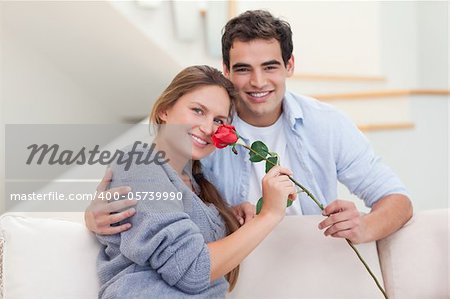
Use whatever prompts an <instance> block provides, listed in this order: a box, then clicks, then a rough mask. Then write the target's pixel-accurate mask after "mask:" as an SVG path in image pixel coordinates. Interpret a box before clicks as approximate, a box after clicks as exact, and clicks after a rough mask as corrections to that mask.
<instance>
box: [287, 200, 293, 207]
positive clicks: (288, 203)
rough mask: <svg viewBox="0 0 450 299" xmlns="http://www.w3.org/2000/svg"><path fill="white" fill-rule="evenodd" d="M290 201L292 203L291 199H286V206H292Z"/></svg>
mask: <svg viewBox="0 0 450 299" xmlns="http://www.w3.org/2000/svg"><path fill="white" fill-rule="evenodd" d="M292 203H293V201H292V200H290V199H288V200H287V205H286V208H289V207H290V206H292Z"/></svg>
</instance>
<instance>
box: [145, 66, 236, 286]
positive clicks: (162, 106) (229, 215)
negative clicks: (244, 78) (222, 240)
mask: <svg viewBox="0 0 450 299" xmlns="http://www.w3.org/2000/svg"><path fill="white" fill-rule="evenodd" d="M208 85H214V86H219V87H222V88H223V89H225V90H226V92H227V94H228V96H229V97H230V101H231V103H230V111H229V112H228V115H229V118H230V119H231V112H232V110H233V107H234V105H235V102H236V99H237V93H236V91H235V89H234V87H233V84H232V83H231V82H230V81H229V80H228V79H227V78H225V77H224V76H223V75H222V73H221V72H220V71H218V70H217V69H215V68H212V67H209V66H206V65H200V66H191V67H188V68H185V69H184V70H182V71H181V72H180V73H178V75H176V76H175V78H174V79H173V80H172V82H171V83H170V84H169V86H168V87H167V88H166V89H165V90H164V91H163V93H162V94H161V96H160V97H159V98H158V99H157V100H156V102H155V104H154V105H153V109H152V112H151V114H150V122H151V123H154V124H156V125H160V124H163V123H164V121H163V120H162V119H161V118H160V117H159V114H160V113H161V112H162V111H164V110H167V109H169V108H170V107H172V106H173V105H175V103H176V101H177V100H178V99H179V98H180V97H182V96H183V95H184V94H186V93H189V92H191V91H193V90H195V89H197V88H199V87H201V86H208ZM192 165H193V166H192V173H193V176H194V179H195V181H196V182H197V184H198V185H199V186H200V190H201V191H200V198H201V199H202V200H203V201H204V202H206V203H211V204H213V205H214V206H215V207H216V208H217V210H218V211H219V213H220V216H221V217H222V219H223V220H224V222H225V225H226V228H227V235H229V234H231V233H233V232H234V231H236V230H237V229H238V228H239V222H238V221H237V219H236V217H235V216H234V213H233V211H232V210H231V208H230V207H229V206H228V205H227V204H226V203H225V201H224V200H223V199H222V197H221V196H220V194H219V192H218V191H217V189H216V188H215V187H214V185H213V184H211V183H210V182H209V181H208V180H207V179H206V178H205V177H204V176H203V174H202V169H201V163H200V161H198V160H196V161H193V164H192ZM238 276H239V265H238V266H236V268H234V269H233V270H231V271H230V272H229V273H228V274H227V275H226V276H225V277H226V279H227V280H228V282H229V284H230V288H229V290H230V291H231V290H233V288H234V286H235V285H236V282H237V278H238Z"/></svg>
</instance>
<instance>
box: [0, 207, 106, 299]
mask: <svg viewBox="0 0 450 299" xmlns="http://www.w3.org/2000/svg"><path fill="white" fill-rule="evenodd" d="M33 216H34V217H26V216H23V215H19V214H18V213H14V214H4V215H2V216H1V217H0V240H1V242H2V244H1V245H2V246H1V250H0V251H1V252H0V253H1V257H0V258H1V262H2V263H1V277H0V286H1V295H2V296H1V298H3V299H27V298H37V299H39V298H42V299H44V298H45V299H57V298H64V299H70V298H73V299H79V298H85V299H89V298H92V299H94V298H97V292H98V288H99V285H98V280H97V272H96V258H97V255H98V251H99V244H98V242H97V240H96V239H95V237H94V235H93V234H91V233H89V231H88V230H87V229H86V228H85V226H84V224H82V223H79V222H74V221H67V220H60V219H49V218H36V216H38V214H33ZM41 216H42V215H41ZM47 216H48V215H47ZM53 216H56V214H54V215H53ZM72 216H74V217H72ZM79 216H80V215H79ZM56 217H60V216H56ZM62 218H70V219H71V220H77V219H80V217H77V216H76V215H75V214H74V215H71V216H70V215H62Z"/></svg>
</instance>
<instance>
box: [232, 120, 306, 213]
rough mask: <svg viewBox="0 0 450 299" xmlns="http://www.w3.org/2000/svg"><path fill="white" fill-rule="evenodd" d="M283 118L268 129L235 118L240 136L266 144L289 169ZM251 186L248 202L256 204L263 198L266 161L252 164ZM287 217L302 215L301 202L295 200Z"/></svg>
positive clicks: (288, 210)
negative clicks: (262, 183)
mask: <svg viewBox="0 0 450 299" xmlns="http://www.w3.org/2000/svg"><path fill="white" fill-rule="evenodd" d="M283 119H284V118H283V117H282V116H280V117H279V118H278V120H277V121H276V122H275V123H274V124H273V125H271V126H268V127H255V126H252V125H250V124H248V123H246V122H245V121H243V120H242V119H240V118H239V117H238V116H235V123H236V125H237V126H238V127H239V130H238V131H239V134H241V135H242V136H245V138H248V139H249V141H250V142H251V143H253V142H255V141H257V140H260V141H262V142H264V144H266V145H267V147H268V148H269V151H271V152H276V153H278V156H279V157H280V165H281V166H283V167H286V168H289V169H292V168H291V164H290V161H289V157H288V155H287V154H286V147H287V142H286V134H285V132H284V129H283ZM251 164H252V166H251V173H250V184H249V192H248V196H247V201H249V202H251V203H252V204H255V205H256V203H257V202H258V199H259V198H261V196H262V185H261V182H262V178H263V177H264V175H265V174H266V173H265V167H266V163H265V161H262V162H257V163H251ZM286 215H302V210H301V208H300V202H299V200H295V201H294V203H293V204H292V205H291V206H290V207H289V208H287V209H286Z"/></svg>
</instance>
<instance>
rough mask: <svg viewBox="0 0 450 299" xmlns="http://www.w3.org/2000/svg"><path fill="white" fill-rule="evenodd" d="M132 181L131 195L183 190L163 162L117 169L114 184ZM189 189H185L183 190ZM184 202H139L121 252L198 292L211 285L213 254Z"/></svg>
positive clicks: (185, 289)
mask: <svg viewBox="0 0 450 299" xmlns="http://www.w3.org/2000/svg"><path fill="white" fill-rule="evenodd" d="M123 185H128V186H130V187H131V188H132V191H131V192H132V193H133V194H136V193H137V192H142V194H141V195H143V194H145V192H155V193H156V192H181V191H179V189H177V188H176V187H175V185H174V184H173V181H172V180H171V179H169V177H168V176H167V174H166V173H165V171H164V170H163V169H162V166H156V165H153V166H151V165H150V166H148V165H146V166H142V167H141V166H134V167H132V168H131V169H129V170H128V171H125V170H124V169H123V168H121V167H117V165H116V167H113V181H112V183H111V187H117V186H123ZM184 189H185V190H186V188H184ZM182 196H183V200H182V201H180V200H176V199H175V200H166V201H163V200H150V198H149V197H147V198H146V199H142V198H141V200H139V202H138V204H137V205H136V214H135V216H133V217H131V220H130V222H131V224H132V228H131V229H129V230H128V231H125V232H123V233H121V241H120V251H121V253H122V254H123V255H124V256H125V257H127V258H128V259H130V260H131V261H133V262H134V263H136V264H138V265H141V266H150V267H151V268H153V269H155V270H156V271H157V273H159V274H160V275H161V278H162V279H163V280H164V281H165V282H166V283H167V284H168V285H170V286H174V287H176V288H178V289H179V290H181V291H182V292H185V293H188V294H197V293H200V292H202V291H203V290H205V289H207V288H208V287H209V285H210V256H209V251H208V247H207V245H206V243H205V240H204V238H203V235H202V234H201V232H200V229H199V227H198V226H197V225H196V224H195V223H194V222H193V221H192V220H191V219H190V217H189V215H188V214H187V213H185V212H184V203H185V202H187V201H189V200H192V198H186V197H187V196H191V197H192V194H191V193H189V192H183V193H182Z"/></svg>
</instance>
